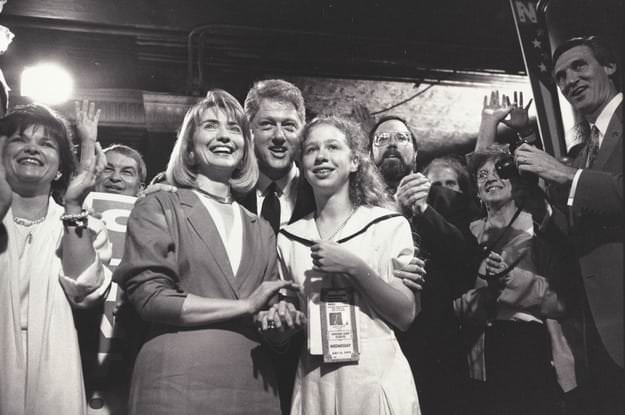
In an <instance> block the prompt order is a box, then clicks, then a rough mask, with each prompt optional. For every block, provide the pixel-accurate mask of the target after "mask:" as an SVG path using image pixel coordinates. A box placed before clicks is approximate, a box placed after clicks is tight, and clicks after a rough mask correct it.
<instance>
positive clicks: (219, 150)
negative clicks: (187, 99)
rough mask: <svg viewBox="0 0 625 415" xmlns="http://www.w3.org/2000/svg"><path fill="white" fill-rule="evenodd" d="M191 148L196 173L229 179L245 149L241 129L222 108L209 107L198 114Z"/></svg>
mask: <svg viewBox="0 0 625 415" xmlns="http://www.w3.org/2000/svg"><path fill="white" fill-rule="evenodd" d="M190 149H191V151H192V156H191V159H192V161H193V164H194V167H195V168H196V169H197V171H198V173H199V174H203V175H205V176H207V177H214V176H215V175H217V176H219V177H225V178H230V177H231V176H232V172H233V171H234V170H235V169H236V168H237V167H238V166H239V163H240V161H241V159H242V158H243V154H244V152H245V139H244V138H243V130H242V128H241V126H240V125H239V124H238V123H237V122H236V120H234V119H231V118H229V117H228V114H227V113H226V112H225V111H223V110H221V109H220V108H217V107H209V108H207V109H205V110H204V111H203V112H202V113H201V115H200V117H199V121H198V122H197V126H196V128H195V131H194V132H193V136H192V137H191V146H190Z"/></svg>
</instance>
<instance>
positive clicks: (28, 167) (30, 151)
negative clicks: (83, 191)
mask: <svg viewBox="0 0 625 415" xmlns="http://www.w3.org/2000/svg"><path fill="white" fill-rule="evenodd" d="M3 162H4V166H5V170H6V176H7V181H8V182H9V184H10V185H11V187H12V188H13V189H14V190H16V191H17V192H18V193H19V191H20V190H22V189H26V188H30V189H33V188H36V189H39V190H41V191H42V192H46V191H47V192H49V191H50V187H51V184H52V181H53V180H54V179H55V176H56V174H57V172H58V171H59V144H58V142H57V141H56V140H55V139H54V138H52V137H50V135H49V134H47V132H46V129H45V128H43V127H41V126H35V125H31V126H29V127H26V128H25V129H24V131H22V132H20V131H19V130H18V131H16V132H15V133H13V134H12V135H11V136H10V137H7V139H6V144H5V148H4V160H3Z"/></svg>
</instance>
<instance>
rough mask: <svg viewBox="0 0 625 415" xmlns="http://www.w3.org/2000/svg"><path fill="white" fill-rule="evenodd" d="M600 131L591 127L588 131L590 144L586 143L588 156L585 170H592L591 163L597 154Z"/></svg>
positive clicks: (595, 127)
mask: <svg viewBox="0 0 625 415" xmlns="http://www.w3.org/2000/svg"><path fill="white" fill-rule="evenodd" d="M600 134H601V133H600V131H599V129H598V128H597V126H595V125H593V126H592V128H591V129H590V142H589V143H588V156H587V158H586V168H587V169H590V168H592V163H593V162H594V161H595V158H596V157H597V153H598V152H599V135H600Z"/></svg>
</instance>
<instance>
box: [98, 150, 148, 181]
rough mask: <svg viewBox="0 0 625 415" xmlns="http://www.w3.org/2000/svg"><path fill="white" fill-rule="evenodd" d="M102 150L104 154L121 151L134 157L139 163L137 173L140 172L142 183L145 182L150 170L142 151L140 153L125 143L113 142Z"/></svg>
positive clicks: (122, 153) (124, 154) (127, 155)
mask: <svg viewBox="0 0 625 415" xmlns="http://www.w3.org/2000/svg"><path fill="white" fill-rule="evenodd" d="M102 151H103V152H104V154H108V153H119V154H121V155H123V156H126V157H129V158H131V159H133V160H134V161H135V162H136V163H137V169H138V171H137V174H139V180H140V181H141V183H145V179H146V178H147V175H148V171H147V168H146V166H145V161H144V160H143V157H142V156H141V153H139V152H138V151H137V150H135V149H134V148H132V147H128V146H127V145H124V144H112V145H110V146H108V147H107V148H105V149H104V150H102Z"/></svg>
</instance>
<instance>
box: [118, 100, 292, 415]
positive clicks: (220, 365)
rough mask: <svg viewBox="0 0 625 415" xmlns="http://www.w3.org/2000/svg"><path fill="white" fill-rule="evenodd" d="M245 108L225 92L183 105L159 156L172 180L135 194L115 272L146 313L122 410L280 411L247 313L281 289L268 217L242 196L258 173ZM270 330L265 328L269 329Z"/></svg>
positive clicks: (251, 313)
mask: <svg viewBox="0 0 625 415" xmlns="http://www.w3.org/2000/svg"><path fill="white" fill-rule="evenodd" d="M254 157H255V156H254V152H253V151H252V141H251V136H250V132H249V127H248V123H247V119H246V118H245V115H244V113H243V109H242V108H241V105H239V103H238V102H237V101H236V100H235V99H234V98H233V97H232V96H231V95H230V94H228V93H227V92H225V91H221V90H214V91H210V92H209V93H208V94H207V97H206V98H205V99H203V100H202V101H200V102H199V103H197V104H196V105H194V106H193V107H191V109H189V111H188V112H187V114H186V116H185V118H184V122H183V124H182V128H181V130H180V134H179V135H178V141H177V142H176V145H175V146H174V150H173V152H172V154H171V158H170V161H169V165H168V167H167V177H168V179H169V181H170V183H171V184H174V185H176V186H178V189H177V191H175V192H169V191H162V192H155V193H152V194H149V195H147V196H146V197H145V198H143V199H142V200H140V201H139V202H137V204H136V207H135V209H134V210H133V211H132V213H131V215H130V218H129V219H128V231H127V236H126V244H125V252H124V257H123V259H122V262H121V264H120V266H119V268H117V270H116V273H115V276H114V278H115V280H116V281H117V282H118V283H119V284H121V286H122V287H123V288H124V290H125V291H126V293H127V295H128V298H129V300H130V302H131V303H132V304H133V305H134V307H135V308H136V310H137V312H138V313H139V315H140V316H141V317H142V318H143V319H144V320H146V321H147V322H148V323H149V335H148V340H147V341H146V343H145V344H144V345H143V346H142V348H141V350H140V351H139V354H138V356H137V360H136V363H135V368H134V371H133V377H132V384H131V390H130V399H129V413H130V414H150V415H158V414H181V413H185V414H206V413H214V414H216V413H218V414H235V413H236V414H257V413H262V414H279V412H280V405H279V400H278V396H277V392H276V389H275V376H274V373H273V368H272V366H271V363H270V359H269V356H270V355H269V353H268V351H267V350H266V348H265V347H264V345H263V342H262V341H261V340H262V338H261V336H260V334H259V332H258V330H257V329H256V328H255V326H254V323H253V316H254V315H255V314H256V313H258V312H259V311H261V310H262V309H265V308H268V303H269V301H270V299H272V298H273V297H274V295H275V294H276V293H277V292H278V290H280V289H281V288H285V287H295V285H294V284H293V283H290V282H286V281H279V280H277V265H276V264H277V260H276V249H275V246H276V245H275V236H274V233H273V230H272V229H271V227H270V226H269V224H268V223H267V222H265V221H263V220H259V219H258V217H257V216H256V215H254V214H252V213H250V212H249V211H248V210H246V209H245V208H243V207H242V206H240V205H239V204H238V203H237V202H235V201H234V200H233V198H232V195H231V191H232V190H236V191H239V192H245V191H247V190H249V189H251V188H252V186H254V184H255V183H256V179H257V177H258V170H257V167H256V166H257V165H256V160H255V158H254ZM270 339H271V335H270Z"/></svg>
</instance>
